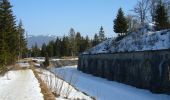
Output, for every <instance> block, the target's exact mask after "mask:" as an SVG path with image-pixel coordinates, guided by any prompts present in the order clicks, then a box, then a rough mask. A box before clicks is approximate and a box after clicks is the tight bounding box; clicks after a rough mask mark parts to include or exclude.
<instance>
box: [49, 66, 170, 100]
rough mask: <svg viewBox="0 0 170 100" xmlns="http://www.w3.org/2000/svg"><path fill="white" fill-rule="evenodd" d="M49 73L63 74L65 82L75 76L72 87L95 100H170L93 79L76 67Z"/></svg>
mask: <svg viewBox="0 0 170 100" xmlns="http://www.w3.org/2000/svg"><path fill="white" fill-rule="evenodd" d="M51 71H53V72H54V73H56V74H58V75H59V76H63V75H62V74H63V73H64V74H65V75H66V77H65V78H64V79H65V80H66V81H69V80H70V78H72V75H73V74H74V76H77V82H76V84H73V85H74V86H75V87H76V88H77V89H79V90H80V91H83V92H85V93H87V94H88V95H91V96H94V97H96V99H97V100H170V95H165V94H154V93H151V92H150V91H148V90H143V89H137V88H135V87H132V86H128V85H125V84H121V83H117V82H113V81H108V80H106V79H102V78H98V77H94V76H92V75H89V74H85V73H82V72H80V71H78V70H77V68H76V66H68V67H62V68H52V69H51Z"/></svg>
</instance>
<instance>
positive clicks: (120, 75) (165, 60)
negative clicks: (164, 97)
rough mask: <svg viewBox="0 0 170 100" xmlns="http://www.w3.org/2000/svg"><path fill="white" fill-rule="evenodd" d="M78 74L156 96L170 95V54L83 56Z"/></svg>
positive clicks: (135, 53) (163, 52) (145, 52)
mask: <svg viewBox="0 0 170 100" xmlns="http://www.w3.org/2000/svg"><path fill="white" fill-rule="evenodd" d="M78 70H80V71H82V72H84V73H88V74H92V75H94V76H97V77H102V78H106V79H108V80H111V81H117V82H121V83H125V84H128V85H132V86H135V87H138V88H144V89H149V90H151V91H153V92H165V93H170V50H160V51H143V52H130V53H115V54H96V55H80V56H79V61H78Z"/></svg>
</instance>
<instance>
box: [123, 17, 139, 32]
mask: <svg viewBox="0 0 170 100" xmlns="http://www.w3.org/2000/svg"><path fill="white" fill-rule="evenodd" d="M126 20H127V23H128V32H133V31H136V30H137V29H138V28H139V27H140V23H139V22H138V20H137V19H136V18H135V16H133V15H127V16H126Z"/></svg>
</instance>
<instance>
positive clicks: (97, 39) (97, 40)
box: [92, 34, 100, 46]
mask: <svg viewBox="0 0 170 100" xmlns="http://www.w3.org/2000/svg"><path fill="white" fill-rule="evenodd" d="M99 43H100V41H99V37H98V35H97V34H95V35H94V38H93V40H92V46H96V45H97V44H99Z"/></svg>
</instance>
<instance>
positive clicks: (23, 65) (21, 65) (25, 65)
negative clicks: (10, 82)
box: [17, 61, 30, 68]
mask: <svg viewBox="0 0 170 100" xmlns="http://www.w3.org/2000/svg"><path fill="white" fill-rule="evenodd" d="M17 64H18V65H19V66H20V67H22V68H28V67H30V64H29V63H28V62H27V61H19V62H17Z"/></svg>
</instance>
